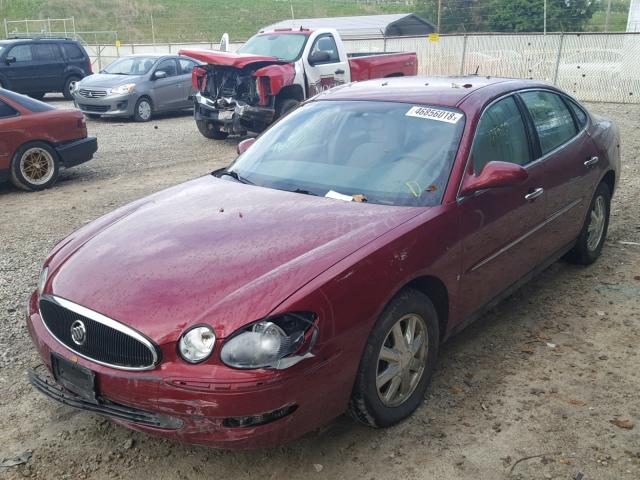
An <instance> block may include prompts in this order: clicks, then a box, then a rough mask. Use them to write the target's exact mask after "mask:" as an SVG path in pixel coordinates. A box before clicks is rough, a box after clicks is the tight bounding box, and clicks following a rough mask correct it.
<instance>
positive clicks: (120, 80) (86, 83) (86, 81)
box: [79, 73, 143, 88]
mask: <svg viewBox="0 0 640 480" xmlns="http://www.w3.org/2000/svg"><path fill="white" fill-rule="evenodd" d="M142 78H143V76H142V75H111V74H109V73H94V74H93V75H89V76H88V77H84V78H83V79H82V80H81V81H80V83H79V86H80V87H83V88H87V87H104V88H113V87H117V86H119V85H124V84H125V83H137V82H139V81H140V80H141V79H142Z"/></svg>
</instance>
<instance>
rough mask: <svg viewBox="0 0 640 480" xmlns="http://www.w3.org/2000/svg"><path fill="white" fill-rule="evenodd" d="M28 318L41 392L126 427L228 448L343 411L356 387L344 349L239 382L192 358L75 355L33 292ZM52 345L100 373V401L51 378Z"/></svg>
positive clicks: (268, 442)
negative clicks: (127, 366)
mask: <svg viewBox="0 0 640 480" xmlns="http://www.w3.org/2000/svg"><path fill="white" fill-rule="evenodd" d="M27 326H28V330H29V334H30V336H31V338H32V340H33V343H34V344H35V346H36V348H37V349H38V351H39V354H40V357H41V359H42V362H43V363H44V368H43V367H40V369H39V370H36V371H34V372H33V373H31V374H30V380H31V382H32V384H33V385H34V387H36V388H37V389H38V390H39V391H40V392H42V393H44V394H45V395H47V396H49V397H50V398H52V399H54V400H56V401H59V402H61V403H64V404H66V405H69V406H72V407H75V408H79V409H82V410H88V411H91V412H94V413H97V414H100V415H104V416H107V417H108V418H110V419H111V420H113V421H114V422H116V423H119V424H121V425H124V426H126V427H128V428H131V429H134V430H138V431H142V432H146V433H149V434H153V435H158V436H162V437H167V438H173V439H177V440H180V441H183V442H187V443H194V444H203V445H207V446H210V447H216V448H224V449H253V448H263V447H269V446H274V445H278V444H282V443H285V442H287V441H290V440H292V439H295V438H297V437H300V436H301V435H303V434H305V433H307V432H308V431H310V430H313V429H314V428H317V427H319V426H321V425H323V424H325V423H327V422H329V421H331V420H332V419H333V418H335V417H336V416H338V415H340V414H341V413H342V412H344V410H345V408H346V405H347V402H348V398H349V396H350V393H351V385H350V384H347V383H346V382H344V381H343V380H341V379H340V378H338V377H339V375H337V376H336V374H335V372H336V371H339V369H340V367H338V366H336V365H335V364H336V363H337V361H338V359H340V357H339V356H335V357H332V358H331V359H330V360H329V359H325V360H324V361H317V363H312V361H309V362H308V363H306V365H304V362H303V363H301V364H299V365H297V366H296V367H294V368H292V369H291V370H296V371H295V372H293V371H292V372H290V373H283V371H280V372H278V373H277V374H276V375H278V376H277V377H276V378H275V379H274V380H272V381H264V376H263V377H259V375H258V374H256V375H255V378H254V380H253V381H252V380H250V377H249V376H245V379H246V380H245V381H242V382H241V381H229V380H225V379H222V378H220V379H218V378H217V377H218V375H216V373H215V372H216V370H215V366H212V368H211V372H214V373H210V374H209V375H210V376H207V377H206V378H202V377H196V376H195V375H192V376H189V375H188V374H187V373H186V372H188V371H190V366H188V365H184V364H183V363H184V362H175V361H174V362H170V361H169V362H163V363H162V364H160V365H159V366H158V367H157V368H156V369H155V370H151V371H143V372H127V371H122V370H114V369H112V368H109V367H104V366H101V365H98V364H96V363H93V362H91V361H89V360H85V359H84V358H79V357H77V356H75V355H74V354H73V353H72V352H70V351H69V350H67V349H66V348H65V347H64V346H63V345H62V344H61V343H59V342H58V341H57V340H56V339H55V338H53V337H52V336H51V334H50V333H49V332H48V330H47V329H46V327H45V326H44V324H43V322H42V319H41V318H40V315H39V312H38V308H37V298H36V294H35V293H34V295H33V296H32V297H31V299H30V301H29V313H28V317H27ZM53 353H55V354H57V355H59V356H62V357H65V358H66V359H67V360H71V361H72V362H75V363H77V364H79V365H81V366H83V367H85V368H88V369H90V370H91V371H92V372H93V373H94V374H95V382H96V383H95V385H96V393H97V398H98V403H97V404H96V403H92V402H89V401H86V400H83V399H82V398H80V397H79V396H77V395H74V394H72V393H70V392H67V391H66V390H64V389H63V388H62V387H61V386H60V385H58V384H56V383H55V381H53V379H52V378H50V376H49V375H48V374H47V373H46V371H48V372H51V369H52V364H51V358H52V354H53ZM314 360H315V359H314ZM298 367H300V368H298ZM218 371H220V368H218ZM245 373H247V372H245ZM262 374H263V375H264V372H262ZM291 407H293V408H291ZM283 409H288V410H287V414H286V415H283V416H280V417H275V418H273V419H271V420H270V421H269V422H267V423H262V424H258V425H250V426H241V422H240V423H239V422H237V421H236V420H237V419H242V418H247V417H256V416H262V415H265V414H269V413H271V412H276V411H279V410H283Z"/></svg>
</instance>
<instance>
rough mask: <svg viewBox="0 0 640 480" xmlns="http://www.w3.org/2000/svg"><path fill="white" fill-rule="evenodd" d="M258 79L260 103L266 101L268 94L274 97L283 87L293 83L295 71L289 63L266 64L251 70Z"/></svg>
mask: <svg viewBox="0 0 640 480" xmlns="http://www.w3.org/2000/svg"><path fill="white" fill-rule="evenodd" d="M252 75H253V76H254V77H256V78H257V79H258V84H259V88H258V92H259V95H260V105H266V104H267V103H268V98H267V97H269V96H272V97H275V96H276V95H278V94H279V93H280V90H282V89H283V88H284V87H286V86H288V85H292V84H293V80H294V78H295V76H296V71H295V68H294V66H293V64H291V63H286V64H284V65H268V66H266V67H263V68H260V69H258V70H256V71H255V72H253V74H252Z"/></svg>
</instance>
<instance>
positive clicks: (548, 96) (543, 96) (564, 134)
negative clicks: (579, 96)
mask: <svg viewBox="0 0 640 480" xmlns="http://www.w3.org/2000/svg"><path fill="white" fill-rule="evenodd" d="M520 95H521V96H522V100H523V101H524V103H525V105H526V106H527V108H528V109H529V112H530V113H531V116H532V117H533V123H534V124H535V127H536V130H537V131H538V137H539V138H540V149H541V150H542V154H543V155H545V154H547V153H549V152H550V151H551V150H553V149H555V148H557V147H559V146H560V145H562V144H563V143H565V142H567V141H568V140H570V139H571V137H573V136H575V135H576V133H578V132H577V130H576V125H575V123H574V122H573V117H572V116H571V112H569V109H568V108H567V106H566V105H565V104H564V102H563V101H562V99H561V98H560V97H559V96H558V95H556V94H555V93H551V92H543V91H540V92H524V93H521V94H520Z"/></svg>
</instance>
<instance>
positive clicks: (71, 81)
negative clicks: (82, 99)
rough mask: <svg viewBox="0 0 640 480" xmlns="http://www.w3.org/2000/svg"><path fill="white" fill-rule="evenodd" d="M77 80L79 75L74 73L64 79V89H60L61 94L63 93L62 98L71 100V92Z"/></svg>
mask: <svg viewBox="0 0 640 480" xmlns="http://www.w3.org/2000/svg"><path fill="white" fill-rule="evenodd" d="M78 81H80V77H78V76H75V75H71V76H70V77H69V78H67V79H66V80H65V82H64V89H63V90H62V95H64V98H66V99H67V100H73V95H71V92H72V91H73V89H74V87H75V85H76V83H77V82H78Z"/></svg>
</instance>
